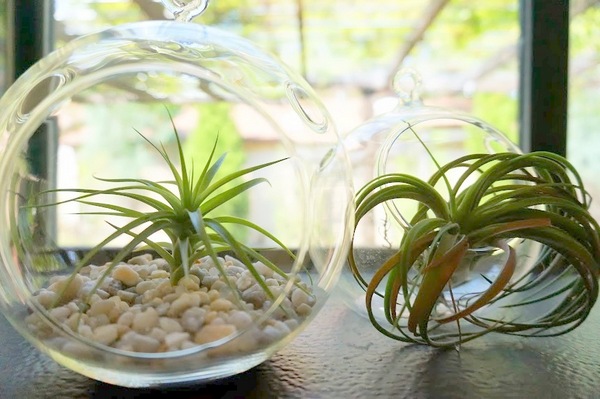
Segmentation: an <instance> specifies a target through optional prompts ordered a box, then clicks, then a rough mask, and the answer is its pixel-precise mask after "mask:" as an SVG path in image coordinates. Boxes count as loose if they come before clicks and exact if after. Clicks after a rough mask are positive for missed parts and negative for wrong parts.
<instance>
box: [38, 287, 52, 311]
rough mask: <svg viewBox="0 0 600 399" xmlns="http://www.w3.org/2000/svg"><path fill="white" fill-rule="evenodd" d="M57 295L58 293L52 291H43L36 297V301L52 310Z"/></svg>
mask: <svg viewBox="0 0 600 399" xmlns="http://www.w3.org/2000/svg"><path fill="white" fill-rule="evenodd" d="M56 298H57V295H56V292H54V291H50V290H46V289H44V290H41V291H40V292H39V293H38V294H37V295H36V296H35V299H36V300H37V302H38V303H39V304H40V305H42V306H43V307H45V308H46V309H50V307H52V305H54V301H56Z"/></svg>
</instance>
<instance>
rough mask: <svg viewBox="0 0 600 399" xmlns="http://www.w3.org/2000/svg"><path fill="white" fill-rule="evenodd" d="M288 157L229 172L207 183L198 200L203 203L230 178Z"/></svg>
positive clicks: (230, 179)
mask: <svg viewBox="0 0 600 399" xmlns="http://www.w3.org/2000/svg"><path fill="white" fill-rule="evenodd" d="M287 159H288V158H282V159H278V160H276V161H271V162H266V163H262V164H260V165H256V166H251V167H249V168H245V169H242V170H239V171H237V172H233V173H231V174H228V175H227V176H225V177H223V178H221V179H219V180H217V181H216V182H214V183H213V184H211V185H209V186H208V187H207V188H206V189H205V190H203V191H202V194H201V195H200V197H199V199H198V201H199V202H200V203H203V202H204V201H205V200H206V199H207V198H208V197H209V196H210V195H211V194H213V193H214V192H215V191H217V190H218V189H220V188H222V187H223V186H224V185H226V184H227V183H229V182H231V181H232V180H235V179H237V178H239V177H242V176H245V175H247V174H249V173H252V172H255V171H257V170H260V169H264V168H266V167H268V166H271V165H275V164H277V163H280V162H283V161H285V160H287Z"/></svg>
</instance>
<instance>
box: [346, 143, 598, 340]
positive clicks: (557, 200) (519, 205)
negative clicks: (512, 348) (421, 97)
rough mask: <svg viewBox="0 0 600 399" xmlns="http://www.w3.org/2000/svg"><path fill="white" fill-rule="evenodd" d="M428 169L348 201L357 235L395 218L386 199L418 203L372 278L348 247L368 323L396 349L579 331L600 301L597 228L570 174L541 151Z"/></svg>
mask: <svg viewBox="0 0 600 399" xmlns="http://www.w3.org/2000/svg"><path fill="white" fill-rule="evenodd" d="M421 143H422V144H423V145H425V144H424V143H423V142H421ZM430 157H431V158H432V159H433V161H434V162H436V161H435V159H434V158H433V155H432V154H430ZM436 165H437V171H436V172H435V173H434V174H433V175H432V176H431V177H430V178H429V180H428V181H424V180H421V179H419V178H416V177H414V176H411V175H408V174H401V173H390V174H385V175H381V176H378V177H377V178H375V179H373V180H372V181H370V182H368V183H367V184H366V185H365V186H364V187H362V188H361V189H360V190H359V192H358V193H357V194H356V197H355V201H356V225H355V228H356V227H357V226H358V224H359V223H360V221H361V219H363V217H365V215H367V214H368V213H369V212H371V211H372V210H373V209H374V208H375V207H377V206H380V205H382V206H385V207H387V208H388V211H391V212H392V213H394V212H396V213H398V212H399V211H398V209H399V205H398V204H399V203H398V202H394V201H399V200H402V201H414V202H415V203H416V204H417V207H416V211H414V213H413V214H411V215H410V216H409V217H406V216H407V215H401V218H402V219H403V220H406V221H407V226H405V227H404V232H403V235H402V238H401V240H400V243H399V246H398V247H397V248H394V249H393V253H392V254H391V256H389V257H388V258H387V259H386V260H385V261H384V262H383V263H382V264H379V265H377V267H376V269H375V272H374V274H373V275H372V276H371V275H369V277H366V276H365V275H366V273H365V272H364V269H362V268H361V267H360V265H359V264H358V258H357V256H356V255H355V251H359V249H358V248H354V245H352V247H351V252H350V255H349V259H348V260H349V266H350V268H351V270H352V272H353V274H354V277H355V278H356V280H357V281H358V283H359V284H360V285H361V286H362V287H363V288H364V290H365V292H366V309H367V312H368V315H369V318H370V320H371V322H372V323H373V325H374V326H375V327H376V328H377V329H378V330H379V331H380V332H382V333H383V334H385V335H386V336H388V337H391V338H394V339H397V340H400V341H404V342H411V343H423V344H428V345H432V346H440V347H444V346H456V345H460V344H461V343H464V342H467V341H469V340H472V339H474V338H477V337H479V336H482V335H484V334H486V333H489V332H492V331H494V332H500V333H505V334H511V335H520V336H553V335H559V334H563V333H566V332H568V331H571V330H572V329H574V328H575V327H577V326H578V325H580V324H581V323H582V322H583V321H584V319H585V318H586V317H587V315H588V314H589V312H590V309H591V308H592V306H593V305H594V303H595V301H596V298H597V296H598V281H597V278H598V272H599V264H598V260H600V228H599V226H598V223H597V222H596V221H595V220H594V218H593V217H592V216H591V215H590V213H589V211H588V208H589V196H588V194H587V192H586V191H585V189H584V186H583V183H582V181H581V178H580V177H579V175H578V173H577V171H576V170H575V168H574V167H573V166H572V165H571V164H570V163H569V162H568V161H567V160H566V159H565V158H563V157H561V156H558V155H555V154H552V153H548V152H534V153H529V154H517V153H508V152H502V153H496V154H491V155H490V154H472V155H466V156H463V157H461V158H459V159H455V160H453V161H451V162H449V163H447V164H445V165H439V164H437V162H436ZM450 175H452V176H456V175H457V176H458V178H456V179H455V180H454V181H453V182H451V181H450V178H449V176H450ZM396 216H397V215H396ZM524 248H525V249H527V248H528V249H529V252H527V253H522V252H523V251H520V250H521V249H524ZM532 253H533V255H531V254H532ZM486 264H487V267H480V265H486ZM490 264H491V266H490ZM464 276H467V277H464ZM475 282H476V283H477V284H475ZM381 302H382V303H383V311H384V314H385V320H384V317H383V316H380V317H378V314H377V309H378V308H379V303H381Z"/></svg>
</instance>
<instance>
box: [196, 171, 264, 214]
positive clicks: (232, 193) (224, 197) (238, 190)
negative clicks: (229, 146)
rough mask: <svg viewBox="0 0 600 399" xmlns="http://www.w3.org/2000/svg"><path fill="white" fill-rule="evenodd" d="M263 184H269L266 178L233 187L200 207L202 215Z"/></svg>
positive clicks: (207, 200)
mask: <svg viewBox="0 0 600 399" xmlns="http://www.w3.org/2000/svg"><path fill="white" fill-rule="evenodd" d="M261 183H268V180H267V179H265V178H256V179H252V180H249V181H247V182H244V183H241V184H239V185H237V186H235V187H232V188H230V189H228V190H226V191H223V192H221V193H219V194H216V195H215V196H213V197H212V198H210V199H205V201H204V202H203V203H202V205H200V209H201V210H202V214H204V215H206V214H208V213H209V212H210V211H212V210H213V209H215V208H218V207H219V206H220V205H223V204H224V203H226V202H228V201H230V200H231V199H232V198H235V197H237V196H239V195H240V194H242V193H243V192H244V191H247V190H249V189H251V188H252V187H254V186H257V185H259V184H261Z"/></svg>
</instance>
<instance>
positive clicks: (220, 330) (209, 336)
mask: <svg viewBox="0 0 600 399" xmlns="http://www.w3.org/2000/svg"><path fill="white" fill-rule="evenodd" d="M235 331H236V329H235V326H234V325H232V324H209V325H207V326H204V327H203V328H202V330H200V331H198V333H197V334H196V336H195V337H194V342H196V343H197V344H206V343H208V342H213V341H216V340H218V339H221V338H225V337H227V336H229V335H231V334H234V333H235Z"/></svg>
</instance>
